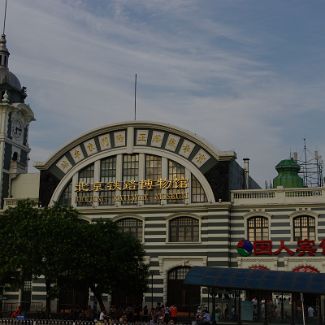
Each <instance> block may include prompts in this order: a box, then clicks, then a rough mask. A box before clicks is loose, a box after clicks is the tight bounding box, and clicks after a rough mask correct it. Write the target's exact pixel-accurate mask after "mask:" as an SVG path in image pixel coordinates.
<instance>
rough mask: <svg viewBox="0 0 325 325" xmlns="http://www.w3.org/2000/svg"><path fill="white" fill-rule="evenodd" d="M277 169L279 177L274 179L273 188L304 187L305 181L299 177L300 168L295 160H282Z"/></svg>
mask: <svg viewBox="0 0 325 325" xmlns="http://www.w3.org/2000/svg"><path fill="white" fill-rule="evenodd" d="M275 169H276V170H277V172H278V174H279V175H278V176H276V177H275V178H274V179H273V187H278V186H283V187H284V188H293V187H304V181H303V179H302V178H301V177H300V176H298V172H299V170H300V166H299V165H298V163H297V162H296V161H295V160H293V159H284V160H281V161H280V162H279V163H278V164H277V165H276V166H275Z"/></svg>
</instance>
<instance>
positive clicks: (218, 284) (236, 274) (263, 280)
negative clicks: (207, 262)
mask: <svg viewBox="0 0 325 325" xmlns="http://www.w3.org/2000/svg"><path fill="white" fill-rule="evenodd" d="M185 284H190V285H199V286H204V287H215V288H224V289H245V290H247V289H253V290H263V291H273V292H302V293H315V294H325V274H322V273H304V272H284V271H268V270H251V269H237V268H219V267H193V268H192V269H190V270H189V272H188V273H187V275H186V278H185Z"/></svg>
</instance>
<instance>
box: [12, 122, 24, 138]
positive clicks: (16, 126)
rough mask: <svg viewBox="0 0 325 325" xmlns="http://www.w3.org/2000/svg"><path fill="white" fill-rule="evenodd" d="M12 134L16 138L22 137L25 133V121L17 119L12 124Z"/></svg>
mask: <svg viewBox="0 0 325 325" xmlns="http://www.w3.org/2000/svg"><path fill="white" fill-rule="evenodd" d="M11 135H12V136H13V138H15V139H20V138H21V137H22V135H23V123H22V122H21V120H18V119H15V120H13V121H12V125H11Z"/></svg>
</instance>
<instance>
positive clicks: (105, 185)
mask: <svg viewBox="0 0 325 325" xmlns="http://www.w3.org/2000/svg"><path fill="white" fill-rule="evenodd" d="M188 188H189V181H188V179H185V178H173V179H166V178H165V179H163V178H159V179H157V180H152V179H143V180H139V181H136V180H128V181H123V182H122V181H113V182H94V183H85V182H79V183H78V184H77V185H76V186H75V192H76V193H77V194H78V195H77V197H76V202H87V203H93V202H103V200H104V198H101V197H100V195H99V196H95V195H94V194H95V193H98V192H99V193H101V192H115V191H118V192H117V193H114V194H116V195H113V196H112V201H113V202H129V203H132V202H134V203H135V202H138V201H149V200H154V201H161V200H171V201H173V200H185V199H188V198H189V194H188V191H186V189H188ZM138 190H144V191H146V192H145V193H144V194H138V193H137V191H138ZM166 190H168V191H166ZM126 191H127V192H126ZM130 191H131V192H130ZM133 191H134V192H133ZM132 192H133V193H132Z"/></svg>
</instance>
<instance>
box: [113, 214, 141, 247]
mask: <svg viewBox="0 0 325 325" xmlns="http://www.w3.org/2000/svg"><path fill="white" fill-rule="evenodd" d="M116 223H117V225H118V227H119V228H120V230H121V231H122V232H126V233H129V234H132V235H134V236H135V237H136V238H137V239H138V240H139V241H142V238H143V231H142V221H141V220H139V219H135V218H125V219H121V220H119V221H117V222H116Z"/></svg>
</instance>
